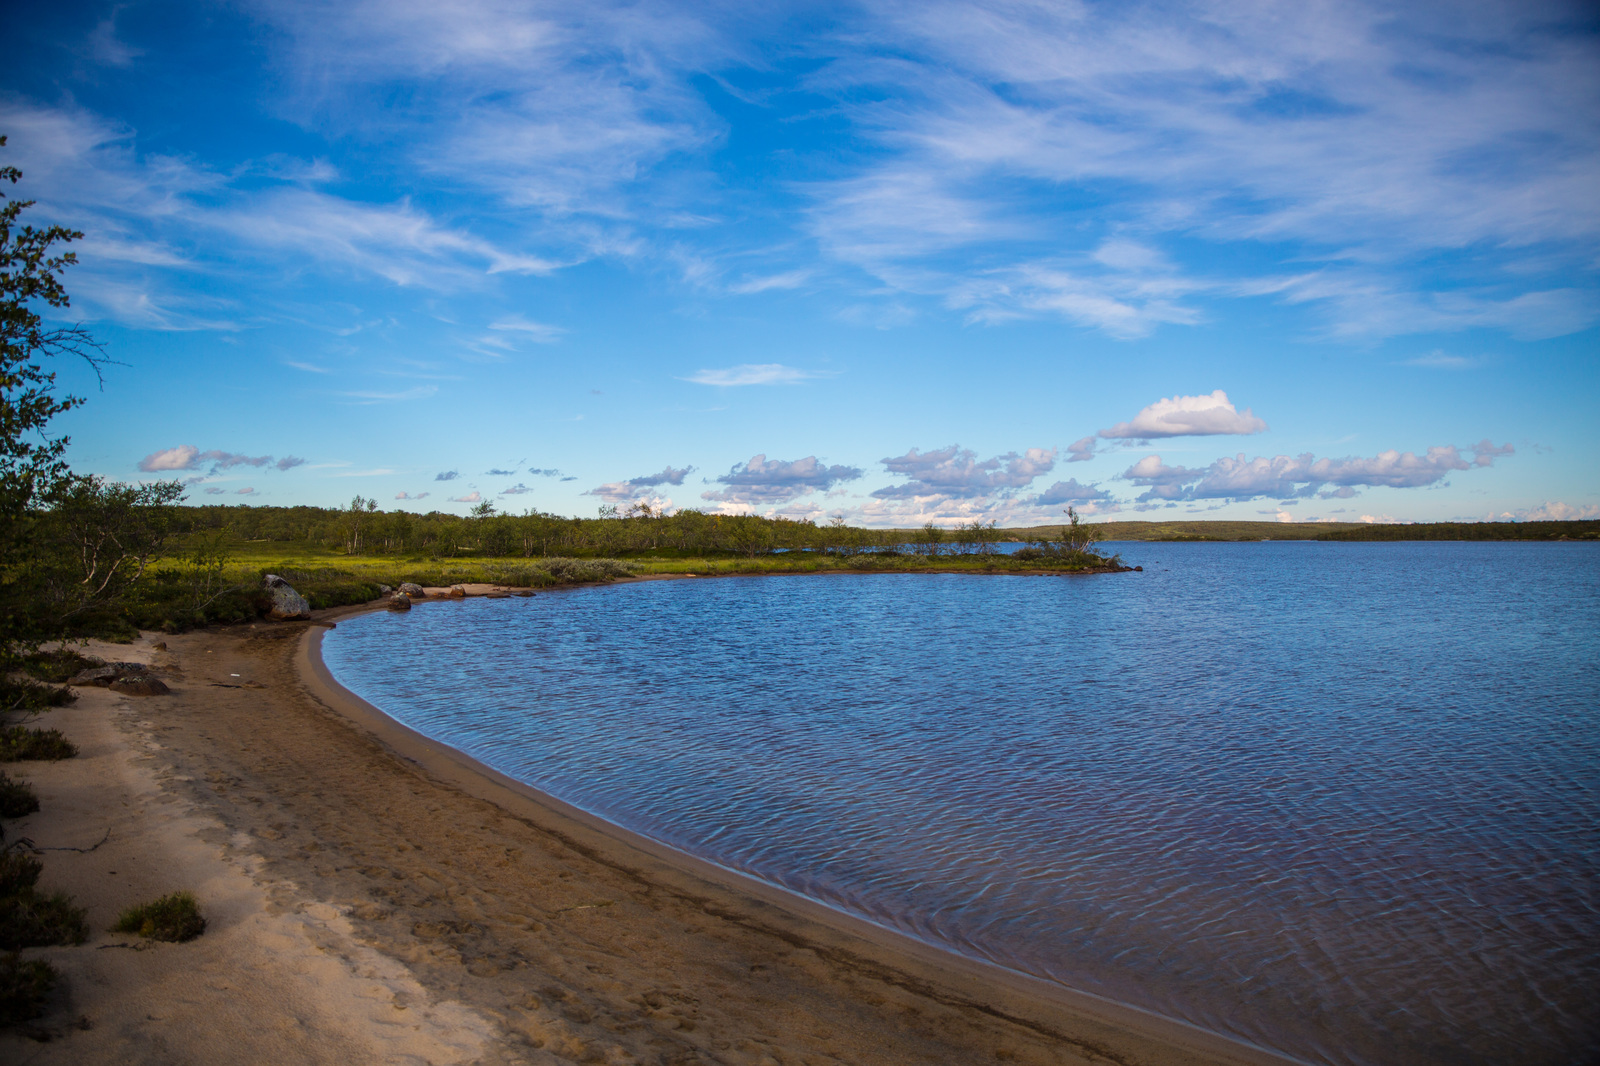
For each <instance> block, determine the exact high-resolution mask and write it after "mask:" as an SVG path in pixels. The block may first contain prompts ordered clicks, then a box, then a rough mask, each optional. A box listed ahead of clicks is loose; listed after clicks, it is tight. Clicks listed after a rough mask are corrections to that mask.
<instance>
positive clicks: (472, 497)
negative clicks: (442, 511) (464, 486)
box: [450, 492, 483, 503]
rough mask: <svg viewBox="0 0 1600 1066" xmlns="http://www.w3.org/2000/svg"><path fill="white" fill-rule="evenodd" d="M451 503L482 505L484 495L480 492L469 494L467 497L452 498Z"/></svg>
mask: <svg viewBox="0 0 1600 1066" xmlns="http://www.w3.org/2000/svg"><path fill="white" fill-rule="evenodd" d="M450 502H451V503H482V502H483V494H482V493H480V492H469V493H467V494H466V495H465V496H452V497H450Z"/></svg>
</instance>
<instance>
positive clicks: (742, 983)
mask: <svg viewBox="0 0 1600 1066" xmlns="http://www.w3.org/2000/svg"><path fill="white" fill-rule="evenodd" d="M315 630H316V627H315V626H312V627H308V626H305V625H296V624H285V625H277V626H268V625H263V626H260V627H253V628H242V629H237V630H230V631H225V632H220V633H193V634H187V635H184V636H180V637H170V638H166V640H167V642H168V643H169V644H170V646H171V650H170V651H169V652H166V653H160V652H150V651H149V642H148V641H142V642H140V644H139V645H138V646H137V648H136V649H127V648H116V649H114V650H111V651H110V653H109V654H107V653H106V652H101V654H107V657H109V658H119V659H131V658H135V657H141V654H142V657H150V658H153V661H154V664H155V666H156V668H157V670H158V672H159V673H161V674H162V676H164V677H165V679H166V680H167V682H168V684H169V685H170V686H171V688H172V694H171V695H170V696H162V697H150V698H143V699H141V698H138V697H125V696H119V695H116V694H114V693H111V692H109V691H106V690H99V689H91V690H87V691H85V692H84V693H83V695H82V698H80V700H79V701H78V703H76V704H74V705H72V706H70V707H68V708H64V709H61V710H59V711H55V712H52V714H51V715H50V716H48V719H49V720H47V721H46V722H45V723H43V724H46V725H52V726H56V727H58V728H61V729H62V730H63V731H65V732H66V733H68V735H69V736H71V737H72V738H73V739H74V740H76V741H77V742H78V743H79V745H80V747H81V748H82V749H83V752H82V755H80V757H79V758H78V759H76V760H70V761H67V762H64V763H59V764H23V766H21V767H19V769H20V770H21V772H22V775H23V776H26V777H28V778H30V779H31V780H32V781H33V782H34V785H35V787H36V788H37V790H38V792H39V794H40V797H41V800H42V802H43V803H44V810H43V811H42V812H41V813H40V814H38V815H34V816H32V817H31V818H30V819H27V820H25V822H23V823H13V824H14V825H17V831H19V832H23V833H25V834H26V835H28V836H29V837H31V838H32V839H33V840H34V841H35V842H36V844H38V845H40V846H42V847H79V848H88V847H91V846H93V845H95V844H96V842H98V841H101V840H102V837H104V843H101V844H100V845H99V846H98V847H95V848H94V849H93V850H89V851H82V852H78V851H50V852H46V854H45V862H46V868H45V876H44V878H43V881H42V885H43V886H44V887H47V888H52V889H53V888H63V889H66V890H67V891H69V892H72V893H73V894H74V895H76V896H77V897H78V901H79V903H80V904H84V905H87V906H88V907H89V920H90V925H91V927H92V928H93V929H94V930H95V932H94V934H93V936H92V938H91V940H90V942H89V943H87V944H85V945H83V946H80V947H70V948H53V949H48V950H47V951H44V952H41V953H40V954H43V955H45V956H47V957H49V958H50V959H52V961H54V962H55V964H56V965H57V966H58V967H59V968H60V969H61V970H62V971H63V973H64V974H65V975H66V977H67V991H66V994H65V995H64V996H63V997H61V1000H60V1002H59V1004H58V1009H57V1011H56V1012H55V1013H54V1014H53V1015H52V1016H51V1017H48V1018H46V1019H44V1020H43V1022H42V1025H41V1028H42V1029H44V1030H46V1031H48V1032H50V1033H52V1034H53V1039H51V1040H50V1041H49V1042H47V1043H37V1042H34V1041H32V1040H30V1039H28V1038H27V1037H25V1036H19V1035H6V1036H0V1061H7V1062H12V1061H15V1062H39V1063H56V1062H60V1063H102V1062H103V1063H112V1062H117V1063H124V1062H126V1063H140V1062H149V1063H157V1062H160V1063H225V1062H226V1063H232V1062H241V1063H243V1062H273V1063H300V1062H305V1063H365V1062H414V1063H424V1062H430V1063H456V1062H488V1063H496V1062H527V1063H560V1062H604V1063H661V1064H688V1063H730V1064H732V1063H738V1064H770V1063H781V1064H791V1063H803V1064H807V1066H813V1064H821V1063H852V1064H878V1063H883V1064H900V1063H907V1064H909V1063H931V1064H940V1066H944V1064H965V1063H991V1062H1012V1063H1037V1064H1041V1066H1043V1064H1054V1063H1083V1062H1099V1063H1106V1062H1113V1063H1128V1064H1133V1063H1148V1064H1159V1063H1180V1062H1181V1063H1192V1062H1213V1063H1230V1062H1231V1063H1247V1062H1250V1063H1253V1062H1268V1061H1277V1060H1272V1059H1269V1058H1268V1057H1267V1056H1265V1055H1261V1054H1257V1053H1254V1052H1252V1051H1250V1050H1249V1049H1246V1048H1241V1047H1238V1046H1236V1045H1230V1044H1226V1043H1224V1042H1222V1041H1217V1040H1212V1039H1210V1038H1207V1037H1206V1036H1204V1035H1203V1034H1199V1033H1196V1032H1194V1031H1192V1030H1186V1029H1183V1028H1182V1027H1178V1026H1171V1025H1167V1024H1165V1023H1162V1022H1160V1021H1158V1020H1155V1019H1150V1018H1147V1017H1144V1016H1141V1015H1137V1014H1132V1013H1125V1012H1119V1011H1116V1010H1114V1009H1110V1008H1105V1007H1100V1006H1097V1005H1095V1004H1093V1003H1090V1002H1070V1001H1063V1000H1061V999H1059V998H1057V999H1055V1000H1052V999H1050V998H1044V997H1040V996H1038V995H1036V994H1035V991H1036V990H1033V989H1031V988H1029V987H1028V986H1027V984H1026V983H1025V982H1017V983H1008V982H1007V981H1006V980H1005V979H1004V978H1003V977H1002V976H1001V975H998V974H996V973H994V972H992V971H984V970H982V969H981V968H977V967H965V966H963V965H961V964H959V963H957V962H954V961H953V960H951V959H949V957H947V956H944V955H941V954H938V953H934V952H931V951H925V950H919V949H917V948H916V947H915V946H914V945H909V944H907V943H901V942H898V941H897V940H896V939H895V938H894V937H892V936H888V935H887V934H878V933H876V932H874V931H873V930H872V929H871V928H870V927H866V928H862V927H855V926H853V925H852V924H851V923H849V922H847V921H841V920H836V919H834V918H832V917H831V916H830V915H828V914H825V913H819V912H818V911H817V910H813V909H808V908H806V907H805V906H803V905H797V904H795V903H794V902H793V901H790V900H786V899H784V898H783V897H780V896H777V895H776V894H773V893H764V892H762V891H760V890H757V889H754V888H753V887H752V886H750V885H748V884H743V883H741V882H739V881H738V880H737V879H734V878H732V877H729V876H722V875H719V874H718V873H717V872H716V871H710V870H706V869H703V868H697V867H695V865H694V864H693V863H689V862H684V861H682V860H681V859H679V858H677V857H675V856H673V855H671V854H670V853H664V852H661V851H659V850H655V849H651V848H648V847H639V846H637V842H632V841H630V840H628V839H627V838H626V837H625V836H624V835H622V834H619V833H617V832H615V831H612V830H609V829H608V827H605V826H602V825H597V824H594V823H592V822H588V821H586V820H584V819H582V818H574V817H571V816H570V815H571V812H565V811H563V810H562V809H561V807H560V805H559V804H552V803H548V802H543V801H541V800H540V798H539V797H537V796H536V795H534V794H532V793H530V792H529V791H528V790H525V789H520V788H517V787H515V786H513V785H511V784H509V783H506V782H503V781H498V780H496V779H495V778H494V776H493V775H490V774H487V773H484V772H481V771H479V770H478V769H477V768H475V767H473V766H472V765H471V764H468V763H466V762H465V760H462V759H460V758H459V757H456V756H453V755H452V754H451V753H449V752H447V751H441V750H439V749H438V748H437V747H436V746H434V745H431V744H428V743H427V742H425V741H421V740H420V739H418V738H416V737H415V736H414V735H411V734H409V733H407V732H406V731H405V730H403V729H400V728H399V727H398V726H395V725H394V724H393V723H391V722H389V721H388V720H387V719H386V718H383V717H382V716H379V715H374V714H372V712H371V711H370V709H368V708H365V707H364V706H363V705H361V704H360V701H358V700H354V699H353V697H350V696H349V695H348V694H347V693H344V692H343V690H341V689H337V688H335V687H331V686H330V683H329V681H328V679H327V678H326V677H325V676H321V674H320V671H319V670H318V668H317V659H316V657H315V655H314V643H315V640H314V631H315ZM138 649H144V650H143V652H142V653H141V652H139V651H138ZM397 669H403V670H406V671H407V672H408V673H412V674H414V675H415V677H416V681H417V684H419V685H425V684H427V683H428V669H427V664H426V663H414V664H398V665H397ZM107 831H109V836H105V834H106V833H107ZM113 871H115V872H114V873H113ZM180 888H187V889H191V890H193V891H195V892H196V894H197V895H198V896H199V897H200V899H201V904H202V908H203V909H204V911H205V913H206V915H207V917H208V919H209V920H210V923H211V924H210V929H209V930H208V932H207V933H206V935H205V936H204V937H202V938H201V939H200V940H198V941H195V942H193V943H190V944H181V945H156V946H153V947H150V948H148V949H147V950H136V949H135V947H131V946H122V945H128V944H131V943H132V942H131V940H130V938H128V937H124V936H119V935H113V934H109V933H106V932H104V930H105V929H106V927H107V926H109V925H110V924H111V922H112V920H114V918H115V916H116V912H117V911H118V910H120V909H121V908H122V907H124V906H127V905H129V904H131V903H137V902H142V901H145V900H147V899H149V898H152V897H154V896H157V895H160V894H163V893H165V892H168V891H172V890H175V889H180ZM83 1020H86V1024H87V1025H88V1027H87V1028H82V1027H80V1026H81V1025H82V1024H84V1021H83Z"/></svg>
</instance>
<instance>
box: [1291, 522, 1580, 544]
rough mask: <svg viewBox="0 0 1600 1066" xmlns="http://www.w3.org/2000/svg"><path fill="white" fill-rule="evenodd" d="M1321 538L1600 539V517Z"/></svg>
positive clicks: (1370, 528)
mask: <svg viewBox="0 0 1600 1066" xmlns="http://www.w3.org/2000/svg"><path fill="white" fill-rule="evenodd" d="M1317 539H1318V540H1600V520H1580V521H1572V522H1417V523H1413V524H1410V525H1400V524H1393V525H1389V524H1385V525H1376V524H1374V525H1364V526H1359V527H1357V528H1355V529H1341V530H1337V531H1335V532H1332V533H1324V534H1322V536H1320V537H1318V538H1317Z"/></svg>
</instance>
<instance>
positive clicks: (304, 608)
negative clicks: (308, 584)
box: [263, 574, 311, 622]
mask: <svg viewBox="0 0 1600 1066" xmlns="http://www.w3.org/2000/svg"><path fill="white" fill-rule="evenodd" d="M263 583H264V584H265V585H266V587H267V591H268V592H270V593H272V607H271V608H270V609H269V610H268V611H267V617H268V618H270V619H272V620H273V621H275V622H288V621H292V620H294V619H299V618H310V617H311V604H309V603H307V602H306V598H305V597H304V596H302V595H300V594H299V593H298V592H296V591H295V590H294V589H292V588H290V587H289V583H288V582H287V581H285V580H284V579H283V578H281V577H279V576H278V575H277V574H268V575H267V576H266V578H265V580H264V582H263Z"/></svg>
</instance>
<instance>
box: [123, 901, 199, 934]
mask: <svg viewBox="0 0 1600 1066" xmlns="http://www.w3.org/2000/svg"><path fill="white" fill-rule="evenodd" d="M111 931H112V932H113V933H134V934H136V935H138V936H142V937H149V938H150V939H151V940H172V941H177V942H180V943H181V942H182V941H185V940H193V939H194V938H195V937H197V936H199V935H200V934H201V933H203V932H205V931H206V920H205V919H204V918H203V917H201V915H200V908H199V906H198V905H197V904H196V903H195V900H194V896H193V895H191V894H190V893H188V892H174V893H172V894H171V895H169V896H162V897H161V898H160V899H158V900H156V901H155V902H153V903H145V904H143V905H141V906H138V907H129V908H128V909H127V910H125V911H123V912H122V916H121V917H120V918H118V919H117V924H116V925H114V926H112V927H111Z"/></svg>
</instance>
